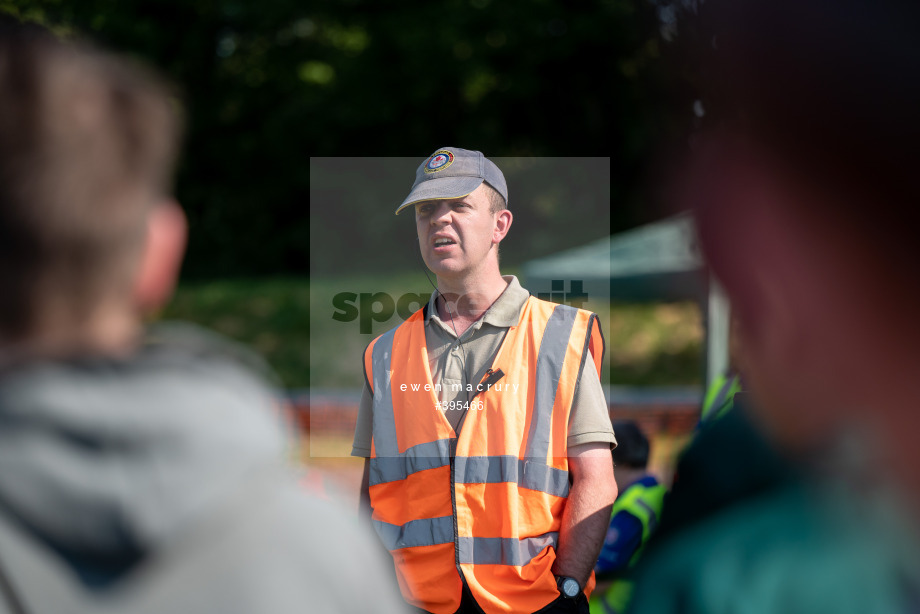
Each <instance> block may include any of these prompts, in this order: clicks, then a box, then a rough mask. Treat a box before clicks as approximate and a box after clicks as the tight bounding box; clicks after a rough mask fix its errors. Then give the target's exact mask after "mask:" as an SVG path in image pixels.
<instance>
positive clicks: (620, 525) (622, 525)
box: [590, 420, 666, 614]
mask: <svg viewBox="0 0 920 614" xmlns="http://www.w3.org/2000/svg"><path fill="white" fill-rule="evenodd" d="M613 430H614V432H615V433H616V434H617V447H616V449H615V450H614V451H613V463H614V466H615V467H616V474H617V479H618V480H619V482H620V494H619V496H618V497H617V500H616V503H614V504H613V509H612V510H611V512H610V526H609V527H608V529H607V537H606V538H605V539H604V547H603V548H602V549H601V553H600V556H598V559H597V564H596V565H595V566H594V572H595V573H596V574H597V578H598V583H597V590H596V592H595V595H593V596H592V597H591V602H590V605H591V613H592V614H614V613H617V612H625V611H626V608H627V605H628V603H629V597H630V593H631V590H632V582H631V581H630V580H629V578H628V577H627V576H628V572H629V570H630V569H631V568H632V567H633V566H634V565H635V564H636V561H638V560H639V557H640V556H641V554H642V550H643V548H644V547H645V544H646V543H647V542H648V540H649V539H650V538H651V536H652V533H654V531H655V528H656V527H657V526H658V522H659V519H660V517H661V508H662V507H663V505H664V496H665V492H666V488H665V487H664V485H663V484H659V483H658V479H657V478H656V477H655V476H654V475H652V474H651V473H649V472H648V469H647V467H648V458H649V442H648V438H647V437H646V436H645V434H644V433H643V432H642V430H641V429H640V428H639V425H638V424H636V423H635V422H633V421H632V420H620V421H617V422H614V423H613Z"/></svg>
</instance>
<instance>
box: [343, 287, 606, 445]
mask: <svg viewBox="0 0 920 614" xmlns="http://www.w3.org/2000/svg"><path fill="white" fill-rule="evenodd" d="M502 279H504V280H505V281H507V282H508V287H507V288H505V291H504V292H502V294H501V296H499V297H498V298H497V299H495V302H494V303H492V306H491V307H489V309H488V310H487V311H486V312H485V313H484V314H483V315H482V317H481V318H479V319H478V320H476V321H475V322H473V324H472V326H470V327H469V328H468V329H467V330H465V331H464V332H463V334H462V335H460V337H459V339H458V338H457V335H456V333H455V332H454V329H453V327H452V326H451V322H450V320H449V319H448V320H447V322H444V321H442V320H441V318H440V317H439V316H438V309H437V306H436V304H435V299H436V297H437V292H432V293H431V299H430V300H429V301H428V313H427V318H426V319H425V342H426V344H427V346H428V361H429V366H430V368H431V377H432V383H434V384H437V383H441V386H440V392H439V393H438V400H439V401H440V402H441V406H442V407H445V408H457V409H444V415H445V416H446V417H447V419H448V421H449V422H450V424H451V426H452V427H453V428H454V430H455V431H456V430H457V425H458V424H460V419H461V417H462V416H463V414H464V411H465V409H464V407H465V406H466V405H467V404H468V402H469V397H471V396H472V395H473V393H472V392H465V389H466V387H467V386H466V384H469V383H472V384H473V386H474V387H475V385H476V384H478V383H479V382H481V381H482V379H483V378H484V377H485V374H486V371H488V369H489V367H491V366H492V363H493V362H494V361H495V355H496V354H497V353H498V349H499V347H500V346H501V343H502V341H503V340H504V339H505V334H506V333H507V332H508V329H509V328H510V327H511V326H514V325H515V324H517V323H518V321H519V320H520V317H521V310H522V309H523V308H524V303H525V302H526V301H527V298H528V297H529V296H530V293H529V292H528V291H527V290H525V289H524V288H523V287H521V284H520V283H519V282H518V280H517V278H516V277H515V276H513V275H505V276H504V277H503V278H502ZM451 384H460V386H451ZM455 390H458V392H455ZM372 425H373V396H372V395H371V392H370V390H369V389H368V387H367V383H365V384H364V392H363V394H362V395H361V405H360V406H359V407H358V422H357V424H356V425H355V439H354V443H353V444H352V449H351V455H352V456H362V457H369V456H370V455H371V430H372ZM461 428H462V426H461ZM593 442H608V443H610V447H611V448H614V447H616V444H617V441H616V438H615V437H614V434H613V427H612V426H611V424H610V415H609V414H608V412H607V401H606V399H605V398H604V390H603V389H602V388H601V382H600V379H598V377H597V370H596V369H595V368H594V361H592V360H590V359H587V360H585V364H584V368H583V369H582V372H581V378H580V381H579V384H578V388H576V390H575V398H574V400H573V403H572V412H571V414H570V415H569V436H568V439H567V440H566V443H567V445H568V446H569V447H571V446H577V445H581V444H585V443H593Z"/></svg>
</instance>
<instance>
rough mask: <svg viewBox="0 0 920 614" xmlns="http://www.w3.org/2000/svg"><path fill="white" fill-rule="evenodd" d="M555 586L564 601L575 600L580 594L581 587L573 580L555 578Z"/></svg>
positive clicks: (560, 577) (561, 577)
mask: <svg viewBox="0 0 920 614" xmlns="http://www.w3.org/2000/svg"><path fill="white" fill-rule="evenodd" d="M556 586H557V587H558V588H559V592H560V593H562V596H563V597H565V598H566V599H575V598H576V597H578V595H579V593H581V585H580V584H578V580H576V579H575V578H567V577H566V576H556Z"/></svg>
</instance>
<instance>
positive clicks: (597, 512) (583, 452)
mask: <svg viewBox="0 0 920 614" xmlns="http://www.w3.org/2000/svg"><path fill="white" fill-rule="evenodd" d="M568 459H569V473H570V474H571V476H572V488H571V489H569V498H568V501H566V504H565V511H564V512H563V514H562V527H561V528H560V530H559V546H558V547H557V548H556V562H555V563H554V564H553V573H554V574H556V575H557V576H568V577H570V578H575V579H576V580H578V583H579V584H581V586H582V587H584V586H585V584H587V582H588V578H589V577H590V576H591V570H592V569H594V564H595V563H596V562H597V555H598V554H599V553H600V551H601V547H602V546H603V545H604V536H605V535H606V534H607V525H608V523H609V522H610V508H611V507H612V506H613V502H614V500H616V498H617V484H616V481H615V480H614V477H613V458H612V456H611V454H610V444H609V443H606V442H598V443H587V444H584V445H580V446H574V447H572V448H569V457H568Z"/></svg>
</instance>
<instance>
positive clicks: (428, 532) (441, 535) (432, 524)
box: [373, 516, 454, 550]
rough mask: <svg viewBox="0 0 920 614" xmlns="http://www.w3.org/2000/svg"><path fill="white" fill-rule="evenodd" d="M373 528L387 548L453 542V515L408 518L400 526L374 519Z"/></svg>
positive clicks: (394, 548) (395, 548)
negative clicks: (416, 518) (417, 518)
mask: <svg viewBox="0 0 920 614" xmlns="http://www.w3.org/2000/svg"><path fill="white" fill-rule="evenodd" d="M373 523H374V530H375V531H377V535H379V536H380V540H381V541H382V542H383V545H384V546H386V547H387V550H398V549H400V548H412V547H416V546H434V545H436V544H452V543H454V517H453V516H440V517H438V518H422V519H420V520H410V521H409V522H407V523H406V524H404V525H402V526H400V525H396V524H390V523H388V522H382V521H380V520H376V519H375V520H374V521H373Z"/></svg>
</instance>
